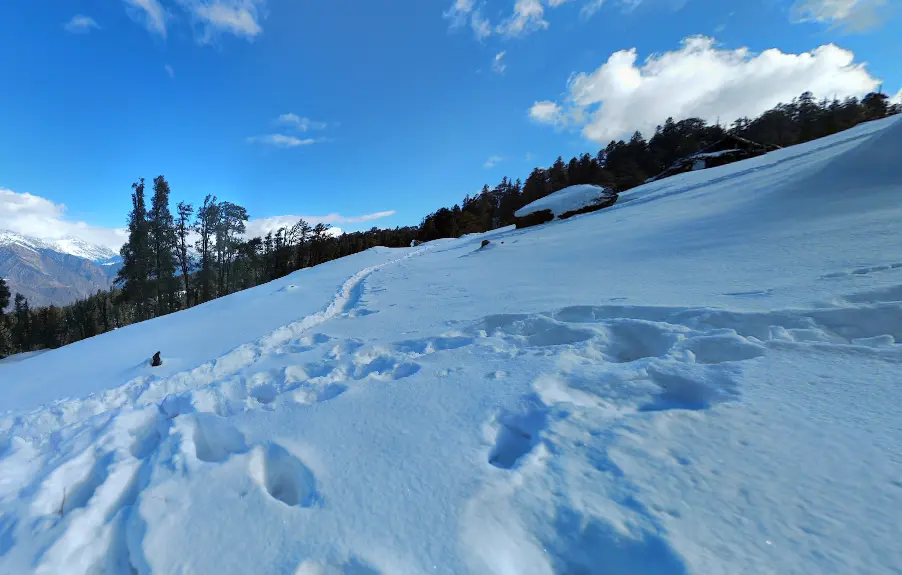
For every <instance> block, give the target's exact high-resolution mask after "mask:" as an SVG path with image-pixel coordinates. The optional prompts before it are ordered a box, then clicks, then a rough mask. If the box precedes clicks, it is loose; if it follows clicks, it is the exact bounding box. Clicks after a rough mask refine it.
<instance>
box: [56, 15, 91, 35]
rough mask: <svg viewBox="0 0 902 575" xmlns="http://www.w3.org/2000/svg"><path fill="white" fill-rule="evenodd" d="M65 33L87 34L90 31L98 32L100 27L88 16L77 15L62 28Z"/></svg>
mask: <svg viewBox="0 0 902 575" xmlns="http://www.w3.org/2000/svg"><path fill="white" fill-rule="evenodd" d="M63 28H65V29H66V31H67V32H71V33H73V34H87V33H88V32H90V31H91V30H99V29H100V25H99V24H98V23H97V22H96V21H95V20H94V19H93V18H91V17H90V16H83V15H81V14H78V15H76V16H73V17H72V19H71V20H69V21H68V22H66V24H65V25H64V26H63Z"/></svg>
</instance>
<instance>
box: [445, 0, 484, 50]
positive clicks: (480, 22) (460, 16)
mask: <svg viewBox="0 0 902 575" xmlns="http://www.w3.org/2000/svg"><path fill="white" fill-rule="evenodd" d="M442 17H443V18H445V19H446V20H450V21H451V24H450V27H451V29H452V30H454V29H456V28H461V27H463V26H464V25H465V24H466V23H467V22H468V21H469V23H470V28H471V29H472V30H473V35H474V36H475V37H476V39H477V40H479V41H480V42H482V41H483V40H485V39H486V38H488V37H489V36H491V35H492V25H491V24H490V23H489V21H488V19H487V18H485V17H484V16H483V15H482V13H481V12H480V11H479V9H477V8H476V5H475V3H474V1H473V0H454V3H453V4H452V5H451V7H450V8H448V9H447V10H446V11H444V12H442Z"/></svg>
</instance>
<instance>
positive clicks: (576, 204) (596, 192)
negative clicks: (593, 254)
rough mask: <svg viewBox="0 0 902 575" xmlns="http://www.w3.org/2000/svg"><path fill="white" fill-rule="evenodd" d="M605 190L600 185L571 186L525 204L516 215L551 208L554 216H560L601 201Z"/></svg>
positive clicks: (525, 214)
mask: <svg viewBox="0 0 902 575" xmlns="http://www.w3.org/2000/svg"><path fill="white" fill-rule="evenodd" d="M604 191H605V189H604V188H602V187H600V186H592V185H588V184H586V185H580V186H570V187H567V188H564V189H562V190H558V191H556V192H554V193H553V194H549V195H547V196H545V197H544V198H540V199H538V200H536V201H534V202H532V203H530V204H527V205H525V206H523V207H522V208H520V209H519V210H517V211H516V212H515V213H514V215H515V216H517V217H518V218H522V217H525V216H528V215H529V214H534V213H535V212H541V211H542V210H551V213H552V214H554V217H558V216H560V215H561V214H566V213H567V212H572V211H575V210H579V209H581V208H584V207H586V206H590V205H592V204H597V203H599V202H600V201H601V196H602V194H603V193H604Z"/></svg>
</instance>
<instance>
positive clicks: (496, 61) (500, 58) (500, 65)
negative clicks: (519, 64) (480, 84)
mask: <svg viewBox="0 0 902 575" xmlns="http://www.w3.org/2000/svg"><path fill="white" fill-rule="evenodd" d="M506 53H507V52H505V51H504V50H502V51H501V52H498V53H497V54H495V57H494V58H493V59H492V71H493V72H495V73H496V74H504V71H505V70H507V64H505V63H504V55H505V54H506Z"/></svg>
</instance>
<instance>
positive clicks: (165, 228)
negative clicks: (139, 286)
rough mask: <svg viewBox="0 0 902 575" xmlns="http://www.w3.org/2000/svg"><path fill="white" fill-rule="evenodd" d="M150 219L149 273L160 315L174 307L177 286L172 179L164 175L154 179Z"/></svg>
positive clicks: (148, 215) (148, 217)
mask: <svg viewBox="0 0 902 575" xmlns="http://www.w3.org/2000/svg"><path fill="white" fill-rule="evenodd" d="M147 219H148V222H147V223H148V239H149V247H150V254H149V255H150V276H151V278H152V281H153V283H154V292H155V295H156V300H157V315H163V314H166V313H169V312H171V311H174V308H175V292H176V289H177V288H176V282H175V249H176V234H175V223H174V221H173V218H172V213H171V212H170V211H169V183H168V182H166V178H164V177H163V176H157V177H156V178H154V180H153V198H152V199H151V206H150V212H149V213H148V214H147Z"/></svg>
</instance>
